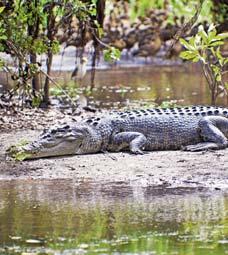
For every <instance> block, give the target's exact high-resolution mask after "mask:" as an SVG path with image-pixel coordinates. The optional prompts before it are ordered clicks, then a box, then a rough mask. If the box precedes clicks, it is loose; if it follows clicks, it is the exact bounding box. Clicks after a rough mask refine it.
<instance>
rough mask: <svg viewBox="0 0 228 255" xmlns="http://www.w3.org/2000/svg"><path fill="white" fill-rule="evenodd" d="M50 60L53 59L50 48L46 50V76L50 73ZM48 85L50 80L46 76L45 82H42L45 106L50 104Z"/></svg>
mask: <svg viewBox="0 0 228 255" xmlns="http://www.w3.org/2000/svg"><path fill="white" fill-rule="evenodd" d="M52 60H53V53H52V51H51V50H48V54H47V61H46V66H47V74H48V76H50V74H51V66H52ZM49 86H50V80H49V78H48V77H46V78H45V83H44V97H43V103H44V105H45V106H46V107H47V106H48V105H49V104H50V99H49Z"/></svg>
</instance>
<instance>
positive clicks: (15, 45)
mask: <svg viewBox="0 0 228 255" xmlns="http://www.w3.org/2000/svg"><path fill="white" fill-rule="evenodd" d="M94 8H95V7H94V1H93V2H92V3H90V2H87V3H86V2H83V1H80V0H70V1H66V0H61V1H50V0H42V1H38V0H31V1H21V0H14V1H7V0H6V1H3V2H1V3H0V52H5V53H8V54H10V55H11V57H13V58H14V60H15V67H14V68H10V67H9V66H8V65H7V64H6V63H5V62H4V61H3V60H2V59H0V65H1V66H2V67H4V68H5V70H7V72H9V73H10V74H11V78H12V79H13V80H14V81H15V89H14V91H15V90H18V89H21V91H22V94H23V98H30V99H31V101H32V105H37V104H38V103H39V101H41V100H40V95H43V96H44V97H45V94H46V95H47V96H48V91H47V90H49V86H48V83H49V78H48V77H46V81H45V84H44V90H43V91H41V94H39V93H38V91H34V90H39V89H40V88H41V87H42V86H41V84H38V85H37V82H38V79H35V78H37V77H38V76H37V74H38V73H39V71H40V68H41V64H40V63H38V64H37V57H38V55H41V54H46V55H47V62H46V65H47V73H48V75H49V74H50V71H51V64H52V56H53V54H56V53H58V52H59V49H60V43H59V41H58V40H57V37H56V34H57V32H58V29H59V28H60V27H61V26H62V25H64V24H68V22H71V19H72V17H76V18H78V19H80V20H81V21H85V22H87V21H88V20H89V18H91V17H92V16H93V15H94V14H95V12H94ZM31 83H32V84H31ZM35 83H36V84H35ZM34 84H35V86H33V85H34ZM35 92H36V93H35ZM33 97H39V99H35V100H34V98H33Z"/></svg>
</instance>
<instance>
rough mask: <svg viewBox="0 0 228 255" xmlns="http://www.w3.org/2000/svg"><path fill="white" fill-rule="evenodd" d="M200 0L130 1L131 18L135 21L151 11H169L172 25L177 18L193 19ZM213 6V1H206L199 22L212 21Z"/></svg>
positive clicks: (169, 20) (169, 19)
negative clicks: (153, 9) (152, 9)
mask: <svg viewBox="0 0 228 255" xmlns="http://www.w3.org/2000/svg"><path fill="white" fill-rule="evenodd" d="M198 3H199V1H198V0H191V1H188V0H182V1H180V0H169V1H164V0H152V1H148V0H142V1H136V0H131V1H130V7H131V17H132V19H135V18H136V17H138V16H144V15H145V14H146V12H147V11H148V10H149V9H151V8H155V9H167V11H168V22H169V23H171V24H174V23H175V18H176V17H178V18H180V17H184V18H185V19H189V18H191V17H192V16H193V15H194V13H195V9H196V6H197V5H198ZM212 6H213V4H212V1H211V0H207V1H205V4H204V6H203V10H202V12H201V14H200V16H199V21H205V20H206V21H210V22H211V21H212V14H211V8H212Z"/></svg>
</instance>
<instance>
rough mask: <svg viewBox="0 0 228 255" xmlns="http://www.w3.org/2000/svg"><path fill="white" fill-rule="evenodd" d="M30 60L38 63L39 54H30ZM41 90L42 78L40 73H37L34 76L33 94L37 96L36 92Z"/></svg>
mask: <svg viewBox="0 0 228 255" xmlns="http://www.w3.org/2000/svg"><path fill="white" fill-rule="evenodd" d="M30 62H31V63H32V64H36V62H37V56H36V54H30ZM39 90H40V79H39V74H38V73H36V74H35V75H34V76H33V77H32V95H33V96H34V97H36V92H37V91H39Z"/></svg>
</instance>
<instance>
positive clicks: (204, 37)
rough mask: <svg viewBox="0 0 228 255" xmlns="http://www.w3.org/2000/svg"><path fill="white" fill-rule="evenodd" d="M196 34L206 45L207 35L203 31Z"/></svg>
mask: <svg viewBox="0 0 228 255" xmlns="http://www.w3.org/2000/svg"><path fill="white" fill-rule="evenodd" d="M198 33H199V35H200V36H201V38H202V39H203V42H204V43H205V44H207V42H208V35H207V33H206V32H205V31H204V30H202V31H199V32H198Z"/></svg>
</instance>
